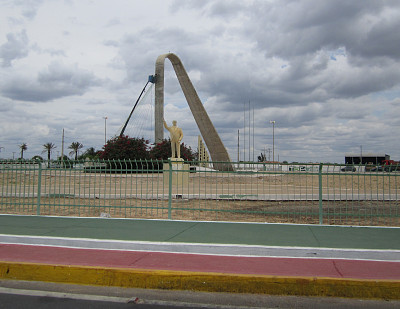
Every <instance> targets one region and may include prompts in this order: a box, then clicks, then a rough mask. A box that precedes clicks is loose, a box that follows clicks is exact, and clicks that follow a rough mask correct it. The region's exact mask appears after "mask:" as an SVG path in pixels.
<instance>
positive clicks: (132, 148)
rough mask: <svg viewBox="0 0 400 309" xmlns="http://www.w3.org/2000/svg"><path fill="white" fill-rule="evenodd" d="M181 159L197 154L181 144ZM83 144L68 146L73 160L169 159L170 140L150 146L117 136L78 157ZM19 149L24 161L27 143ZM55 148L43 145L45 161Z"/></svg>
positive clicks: (147, 142) (139, 141)
mask: <svg viewBox="0 0 400 309" xmlns="http://www.w3.org/2000/svg"><path fill="white" fill-rule="evenodd" d="M180 146H181V157H182V158H183V159H184V160H185V161H193V160H195V159H196V158H197V153H196V152H194V151H193V150H192V149H191V147H188V146H186V145H185V144H184V143H181V145H180ZM83 147H84V146H83V144H82V143H80V142H73V143H71V145H69V146H68V149H70V150H71V151H70V152H69V155H70V156H72V157H73V158H74V160H85V159H90V160H95V159H103V160H148V159H154V160H166V159H168V158H169V157H171V155H172V154H171V141H170V139H164V140H162V141H161V142H160V143H156V144H152V145H151V144H150V143H149V141H148V140H145V139H144V138H132V137H129V136H126V135H122V136H117V137H114V138H112V139H110V140H108V141H107V143H106V145H104V146H103V149H102V150H97V151H96V150H95V148H94V147H90V148H88V149H87V150H86V151H85V152H84V153H83V154H82V155H80V156H79V155H78V154H79V151H80V150H81V149H82V148H83ZM19 148H20V151H21V152H20V153H21V156H20V159H21V160H23V159H24V151H26V150H27V149H28V144H27V143H22V144H21V145H19ZM56 148H57V146H56V145H55V144H54V143H51V142H49V143H45V144H43V151H42V154H43V153H47V160H48V161H50V160H51V154H52V152H53V151H54V149H56ZM32 159H37V160H43V158H42V157H40V156H34V157H33V158H32ZM58 159H59V160H60V159H62V160H65V159H67V160H68V157H66V156H64V158H61V157H60V158H58Z"/></svg>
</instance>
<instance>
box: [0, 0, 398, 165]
mask: <svg viewBox="0 0 400 309" xmlns="http://www.w3.org/2000/svg"><path fill="white" fill-rule="evenodd" d="M399 29H400V1H398V0H386V1H385V0H375V1H374V0H363V1H361V0H360V1H348V0H335V1H328V0H327V1H323V0H319V1H315V0H296V1H290V0H279V1H278V0H276V1H275V0H226V1H222V0H212V1H207V0H146V1H138V0H113V1H110V0H93V1H89V0H79V1H78V0H64V1H63V0H0V147H2V148H0V150H1V153H0V158H12V157H13V155H14V156H15V157H18V156H19V147H18V146H19V145H21V144H22V143H27V144H28V150H27V151H26V152H25V154H24V157H25V158H30V157H32V156H34V155H42V156H45V155H44V154H42V151H43V144H45V143H48V142H52V143H54V144H56V145H57V148H56V149H55V153H54V154H53V156H54V157H55V156H56V155H57V154H59V153H61V141H62V130H63V128H64V130H65V148H67V147H68V146H69V145H70V144H71V143H72V142H74V141H78V142H80V143H82V144H83V145H84V149H83V150H85V149H87V148H89V147H95V148H96V149H101V147H102V146H103V144H104V133H105V132H104V128H105V123H106V125H107V139H109V138H111V137H112V136H113V135H115V134H117V133H118V130H119V128H120V127H121V126H122V124H123V122H124V121H125V119H126V118H127V116H128V114H129V112H130V110H131V108H132V106H133V104H134V103H135V101H136V99H137V97H138V95H139V93H140V92H141V90H142V88H143V86H144V85H145V83H146V81H147V78H148V75H151V74H154V65H155V61H156V58H157V57H158V56H159V55H161V54H164V53H168V52H173V53H175V54H176V55H177V56H178V57H180V59H181V60H182V62H183V64H184V66H185V68H186V70H187V71H188V74H189V76H190V77H191V79H192V82H193V84H194V86H195V88H196V90H197V92H198V94H199V96H200V98H201V100H202V102H203V104H204V106H205V108H206V110H207V112H208V114H209V116H210V118H211V120H212V121H213V123H214V126H215V127H216V129H217V131H218V132H219V134H220V136H221V139H222V141H223V142H224V144H225V147H226V148H227V149H228V152H229V154H230V156H231V158H232V160H235V161H236V160H237V152H238V151H237V144H238V142H237V140H238V138H237V137H238V130H240V131H239V132H240V133H239V135H240V160H243V156H244V154H245V155H246V160H247V159H249V158H250V159H253V154H254V156H255V157H257V156H258V155H259V154H260V153H261V152H264V149H266V150H267V158H268V149H272V124H271V123H270V120H274V121H276V122H275V134H274V135H275V159H278V158H279V160H280V161H283V160H287V161H289V162H292V161H300V162H319V161H322V162H337V163H343V162H344V154H345V153H348V152H351V153H360V152H361V150H362V152H363V153H387V154H389V155H390V156H391V157H392V159H395V160H399V159H400V137H399V136H400V134H399V133H400V31H399ZM165 91H166V93H165V118H166V120H167V121H168V122H171V121H172V120H173V119H176V120H177V121H178V125H179V126H180V127H182V129H183V132H184V135H185V137H184V142H185V143H186V144H188V145H190V146H192V148H196V147H197V135H198V134H199V131H198V129H197V127H196V125H195V122H194V120H193V116H192V115H191V113H190V110H189V108H188V106H187V103H186V101H185V99H184V96H183V94H182V91H181V90H180V88H179V84H178V82H177V80H176V77H175V75H174V72H173V69H172V66H171V65H170V63H169V61H168V60H167V61H166V87H165ZM147 97H148V99H147V101H148V102H151V100H152V99H154V98H153V95H152V94H151V90H149V91H148V96H147ZM147 101H146V100H144V103H143V106H146V104H147V105H148V106H149V108H150V103H145V102H147ZM249 102H250V103H249ZM249 106H250V109H249ZM149 110H151V108H150V109H149ZM144 115H147V116H148V117H149V118H148V119H149V120H146V121H145V123H146V124H148V123H151V119H154V117H152V116H151V112H149V113H145V112H144V111H142V112H141V114H140V113H139V116H140V117H139V118H140V119H143V118H144ZM104 117H107V120H106V121H105V119H104ZM244 118H245V119H246V120H244ZM249 119H250V120H249ZM136 122H137V123H139V119H138V116H136ZM140 126H141V128H142V130H139V131H138V130H136V129H134V127H132V128H131V129H130V131H129V132H127V133H128V134H129V135H132V136H133V135H135V134H139V135H141V136H143V137H145V138H151V139H154V133H153V132H151V133H149V132H148V131H149V130H148V129H146V128H143V124H141V125H140ZM150 130H151V128H150ZM138 132H139V133H138ZM167 133H168V132H166V133H165V135H167ZM141 136H138V137H141ZM249 140H250V141H251V143H250V144H249ZM253 141H254V143H253ZM244 145H245V147H244ZM253 145H254V147H253ZM243 148H244V149H245V150H246V151H244V149H243ZM253 149H254V150H253ZM56 152H57V153H56ZM65 153H68V150H65ZM271 159H272V153H271Z"/></svg>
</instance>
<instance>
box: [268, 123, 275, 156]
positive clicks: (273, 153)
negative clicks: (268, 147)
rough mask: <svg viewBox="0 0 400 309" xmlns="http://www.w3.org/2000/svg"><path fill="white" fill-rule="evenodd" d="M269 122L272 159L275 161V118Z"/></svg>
mask: <svg viewBox="0 0 400 309" xmlns="http://www.w3.org/2000/svg"><path fill="white" fill-rule="evenodd" d="M269 123H272V161H273V162H275V120H271V121H270V122H269Z"/></svg>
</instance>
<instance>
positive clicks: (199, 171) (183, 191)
mask: <svg viewBox="0 0 400 309" xmlns="http://www.w3.org/2000/svg"><path fill="white" fill-rule="evenodd" d="M232 165H233V166H234V167H235V169H234V171H220V170H216V169H213V168H212V167H213V164H212V162H171V161H165V162H162V161H125V160H122V161H85V162H75V161H67V162H42V163H40V162H31V161H22V162H16V161H0V213H3V214H25V215H29V214H30V215H55V216H86V217H94V216H96V217H98V216H106V217H118V218H121V217H122V218H153V219H177V220H210V221H243V222H287V223H308V224H309V223H311V224H339V225H381V226H400V211H399V210H400V209H399V208H400V205H399V204H400V202H399V199H400V179H399V176H400V172H399V171H396V170H386V171H385V169H379V168H375V169H374V170H372V169H371V168H368V167H366V166H355V167H353V166H350V167H349V166H343V165H326V164H278V163H276V164H266V163H242V162H240V163H229V166H232ZM218 166H223V163H221V162H218ZM222 170H223V169H222Z"/></svg>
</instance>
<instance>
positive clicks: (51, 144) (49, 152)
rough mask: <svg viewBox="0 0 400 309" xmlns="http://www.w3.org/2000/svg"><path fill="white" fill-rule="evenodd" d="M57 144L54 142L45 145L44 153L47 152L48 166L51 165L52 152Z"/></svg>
mask: <svg viewBox="0 0 400 309" xmlns="http://www.w3.org/2000/svg"><path fill="white" fill-rule="evenodd" d="M56 147H57V146H56V145H54V144H53V143H46V144H44V145H43V148H44V150H43V151H42V153H45V152H47V166H48V167H50V154H51V152H52V150H53V149H55V148H56Z"/></svg>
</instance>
